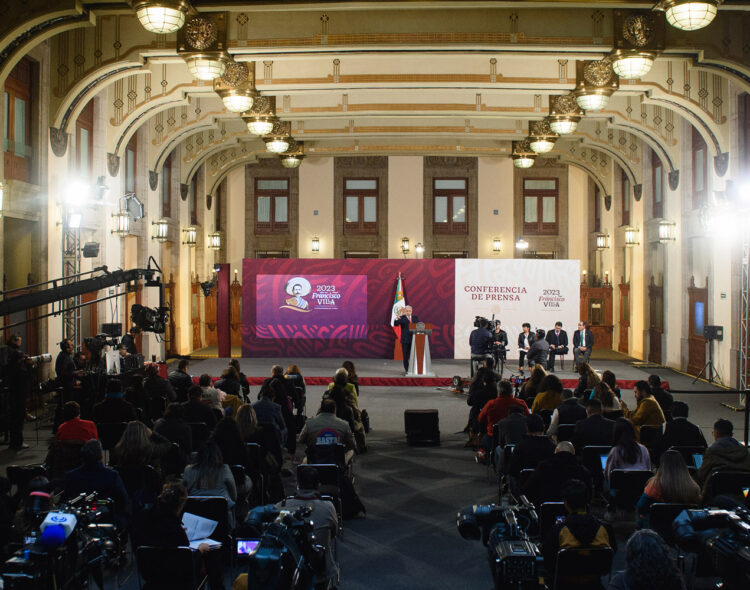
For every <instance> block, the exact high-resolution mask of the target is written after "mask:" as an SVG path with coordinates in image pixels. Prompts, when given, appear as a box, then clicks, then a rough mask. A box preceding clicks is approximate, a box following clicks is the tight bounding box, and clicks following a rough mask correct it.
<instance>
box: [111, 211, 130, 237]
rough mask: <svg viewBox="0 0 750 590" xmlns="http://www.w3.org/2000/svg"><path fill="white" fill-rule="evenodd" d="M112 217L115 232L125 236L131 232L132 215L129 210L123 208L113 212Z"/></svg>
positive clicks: (113, 231) (117, 234) (119, 235)
mask: <svg viewBox="0 0 750 590" xmlns="http://www.w3.org/2000/svg"><path fill="white" fill-rule="evenodd" d="M112 219H113V220H114V228H112V233H113V234H115V235H116V236H118V237H120V238H124V237H125V236H127V235H128V234H129V233H130V215H128V212H127V211H125V210H124V209H121V210H120V211H118V212H117V213H112Z"/></svg>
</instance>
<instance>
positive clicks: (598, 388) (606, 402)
mask: <svg viewBox="0 0 750 590" xmlns="http://www.w3.org/2000/svg"><path fill="white" fill-rule="evenodd" d="M591 397H592V399H594V398H595V399H598V400H599V401H600V402H602V412H616V411H617V410H619V409H620V401H619V400H618V399H617V396H616V395H615V394H614V393H613V392H612V389H611V388H610V386H609V385H607V384H606V383H605V382H604V381H600V382H599V383H597V384H596V385H595V386H594V391H593V393H592V394H591Z"/></svg>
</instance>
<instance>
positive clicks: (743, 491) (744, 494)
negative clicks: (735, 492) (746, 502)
mask: <svg viewBox="0 0 750 590" xmlns="http://www.w3.org/2000/svg"><path fill="white" fill-rule="evenodd" d="M748 492H750V488H742V495H743V496H744V497H745V498H747V494H748Z"/></svg>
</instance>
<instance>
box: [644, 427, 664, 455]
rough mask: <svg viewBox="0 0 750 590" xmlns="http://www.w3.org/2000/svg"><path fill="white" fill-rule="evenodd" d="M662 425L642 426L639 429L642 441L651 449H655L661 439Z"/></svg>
mask: <svg viewBox="0 0 750 590" xmlns="http://www.w3.org/2000/svg"><path fill="white" fill-rule="evenodd" d="M661 435H662V427H661V426H641V428H640V430H639V440H640V443H641V444H642V445H643V446H644V447H646V448H647V449H648V450H649V451H650V450H652V449H655V448H656V447H657V446H658V444H659V442H660V441H661Z"/></svg>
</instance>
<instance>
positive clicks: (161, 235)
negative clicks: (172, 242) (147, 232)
mask: <svg viewBox="0 0 750 590" xmlns="http://www.w3.org/2000/svg"><path fill="white" fill-rule="evenodd" d="M151 227H152V228H153V230H154V233H153V235H152V236H151V239H152V240H156V241H157V242H162V243H163V242H166V241H167V240H168V239H169V222H168V221H167V220H166V219H164V218H162V219H157V220H156V221H152V222H151Z"/></svg>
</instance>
